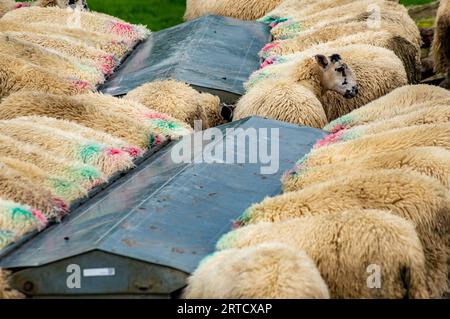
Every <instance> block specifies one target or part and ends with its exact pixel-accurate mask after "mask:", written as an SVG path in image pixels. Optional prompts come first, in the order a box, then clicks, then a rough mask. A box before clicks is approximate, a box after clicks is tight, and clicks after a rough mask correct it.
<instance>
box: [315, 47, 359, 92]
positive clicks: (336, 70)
mask: <svg viewBox="0 0 450 319" xmlns="http://www.w3.org/2000/svg"><path fill="white" fill-rule="evenodd" d="M315 58H316V61H317V63H318V64H319V66H320V68H321V70H322V72H323V75H322V86H323V87H324V88H325V90H331V91H335V92H338V93H339V94H342V95H343V96H344V97H345V98H348V99H351V98H354V97H355V96H356V95H357V94H358V84H357V81H356V76H355V75H354V73H353V70H352V69H351V68H350V67H349V66H348V65H347V64H345V63H343V62H342V58H341V56H340V55H339V54H333V55H330V56H329V57H328V58H327V57H326V56H324V55H321V54H318V55H316V56H315Z"/></svg>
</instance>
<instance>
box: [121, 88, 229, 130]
mask: <svg viewBox="0 0 450 319" xmlns="http://www.w3.org/2000/svg"><path fill="white" fill-rule="evenodd" d="M124 99H126V100H132V101H136V102H139V103H141V104H143V105H145V106H146V107H148V108H149V109H152V110H155V111H158V112H161V113H166V114H169V115H170V116H172V117H174V118H176V119H178V120H180V121H182V122H184V123H186V124H187V125H190V126H191V127H194V121H200V120H201V121H202V127H203V128H204V129H207V128H210V127H215V126H218V125H220V124H224V123H225V119H224V118H223V117H222V116H221V107H220V99H219V98H218V97H217V96H213V95H211V94H208V93H199V92H197V91H196V90H194V89H193V88H192V87H190V86H189V85H188V84H186V83H182V82H178V81H175V80H166V81H155V82H150V83H146V84H143V85H141V86H139V87H137V88H136V89H134V90H132V91H130V92H128V93H127V95H126V96H125V97H124Z"/></svg>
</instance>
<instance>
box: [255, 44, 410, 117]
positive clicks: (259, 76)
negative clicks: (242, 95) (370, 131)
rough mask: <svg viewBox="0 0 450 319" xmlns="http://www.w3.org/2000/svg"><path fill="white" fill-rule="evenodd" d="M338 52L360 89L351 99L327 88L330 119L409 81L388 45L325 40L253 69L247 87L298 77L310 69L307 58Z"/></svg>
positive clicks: (322, 98) (399, 61)
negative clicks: (335, 43) (336, 44)
mask: <svg viewBox="0 0 450 319" xmlns="http://www.w3.org/2000/svg"><path fill="white" fill-rule="evenodd" d="M335 53H337V54H340V55H341V57H342V60H343V61H345V63H347V64H348V66H349V67H350V68H351V69H352V70H353V73H354V74H355V77H356V79H357V83H358V86H359V93H358V95H357V96H356V97H354V98H352V99H346V98H344V97H343V96H342V95H340V94H339V93H336V92H332V91H328V92H326V93H325V94H324V95H323V96H322V97H321V98H320V100H321V102H322V105H323V107H324V109H325V113H326V114H327V118H328V120H334V119H335V118H337V117H339V116H342V115H344V114H347V113H349V112H351V111H352V110H354V109H357V108H359V107H361V106H362V105H365V104H367V103H369V102H371V101H373V100H375V99H377V98H379V97H381V96H383V95H385V94H387V93H389V92H391V91H392V90H394V89H395V88H397V87H399V86H403V85H406V84H407V83H408V78H407V75H406V71H405V68H404V66H403V63H402V61H401V60H400V59H399V58H398V57H397V56H396V55H395V54H394V52H392V51H390V50H388V49H385V48H381V47H375V46H372V45H367V44H354V45H348V46H344V47H341V48H329V47H327V45H326V44H324V45H319V46H317V47H313V48H311V49H309V50H307V51H303V52H301V53H298V54H294V55H292V56H285V57H283V60H280V62H279V63H278V64H274V65H271V66H268V67H266V68H264V69H263V70H260V71H257V72H255V73H253V75H252V76H251V77H250V80H249V82H248V83H247V87H251V86H252V85H254V84H255V83H258V82H259V81H266V80H268V79H270V78H272V79H282V78H286V79H290V80H291V81H297V80H298V79H301V78H302V77H303V76H304V73H305V72H309V70H308V69H305V68H304V67H303V64H304V61H305V59H309V58H311V57H312V56H314V55H316V54H324V55H331V54H335ZM283 61H286V62H283ZM316 89H320V88H316Z"/></svg>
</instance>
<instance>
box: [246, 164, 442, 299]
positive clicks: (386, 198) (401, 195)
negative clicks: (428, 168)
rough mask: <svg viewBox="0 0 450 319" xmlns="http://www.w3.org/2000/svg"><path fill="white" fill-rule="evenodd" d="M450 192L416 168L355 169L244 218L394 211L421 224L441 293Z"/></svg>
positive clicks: (432, 283)
mask: <svg viewBox="0 0 450 319" xmlns="http://www.w3.org/2000/svg"><path fill="white" fill-rule="evenodd" d="M449 196H450V194H449V192H448V188H446V187H445V186H443V185H441V184H440V183H439V182H438V181H437V180H435V179H434V178H431V177H428V176H424V175H422V174H419V173H415V172H413V171H410V170H404V169H398V170H372V171H367V172H364V173H363V172H356V173H352V172H351V171H350V172H346V174H345V175H344V176H343V177H341V178H336V179H334V180H331V181H329V182H324V183H319V184H316V185H312V186H310V187H307V188H305V189H303V190H300V191H296V192H289V193H285V194H283V195H280V196H277V197H273V198H267V199H265V200H264V201H262V202H261V203H259V204H255V205H253V206H252V207H250V208H249V209H248V210H247V211H246V212H245V213H244V215H243V217H242V222H243V223H245V224H254V223H258V222H262V221H266V222H277V221H282V220H287V219H290V218H296V217H301V216H309V215H314V214H318V213H322V214H336V213H339V212H342V211H345V210H348V209H354V208H363V209H381V210H388V211H392V213H393V214H396V215H398V216H400V217H402V218H405V219H406V220H409V221H411V222H412V223H413V224H414V225H415V227H416V231H417V233H418V235H419V238H420V240H421V242H422V245H423V248H424V253H425V257H426V269H427V271H428V273H427V283H428V285H429V289H430V294H431V295H432V296H434V297H438V296H441V295H442V294H443V293H444V292H445V291H446V290H447V289H448V285H447V277H448V257H449V256H450V251H449V247H448V242H449V239H450V237H449V235H450V229H449V227H450V197H449Z"/></svg>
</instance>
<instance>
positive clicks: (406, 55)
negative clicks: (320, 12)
mask: <svg viewBox="0 0 450 319" xmlns="http://www.w3.org/2000/svg"><path fill="white" fill-rule="evenodd" d="M366 28H367V27H366ZM318 35H319V36H322V35H323V33H322V32H320V33H318ZM309 40H310V41H311V38H309ZM286 41H288V40H286ZM283 42H284V41H281V43H280V45H278V46H275V47H273V48H272V51H270V53H271V54H273V53H274V51H278V52H280V51H281V52H282V53H284V52H288V53H295V52H296V51H304V50H306V49H308V48H311V47H313V46H314V44H313V43H309V44H308V42H305V41H301V42H300V44H298V45H295V48H296V49H295V50H292V49H291V47H290V46H281V45H282V44H283ZM311 42H312V41H311ZM352 44H370V45H373V46H377V47H382V48H386V49H389V50H392V51H393V52H394V53H395V54H396V55H397V56H398V57H399V58H400V59H401V60H402V62H403V66H404V67H405V70H406V71H407V72H406V73H407V75H408V83H417V82H418V81H419V80H420V69H419V66H420V47H419V46H418V45H414V44H412V43H411V42H409V41H408V40H406V39H404V38H403V37H401V36H396V35H393V34H392V33H391V32H388V31H365V32H359V33H356V34H351V35H348V34H347V35H345V36H342V37H340V38H338V39H336V40H335V41H330V42H327V43H326V46H327V47H329V48H340V47H344V46H346V45H352ZM286 48H287V49H286ZM297 48H298V49H297ZM283 51H284V52H283ZM265 54H267V52H265V53H263V55H265ZM277 58H279V57H278V56H270V57H269V58H268V61H270V60H273V59H277Z"/></svg>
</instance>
